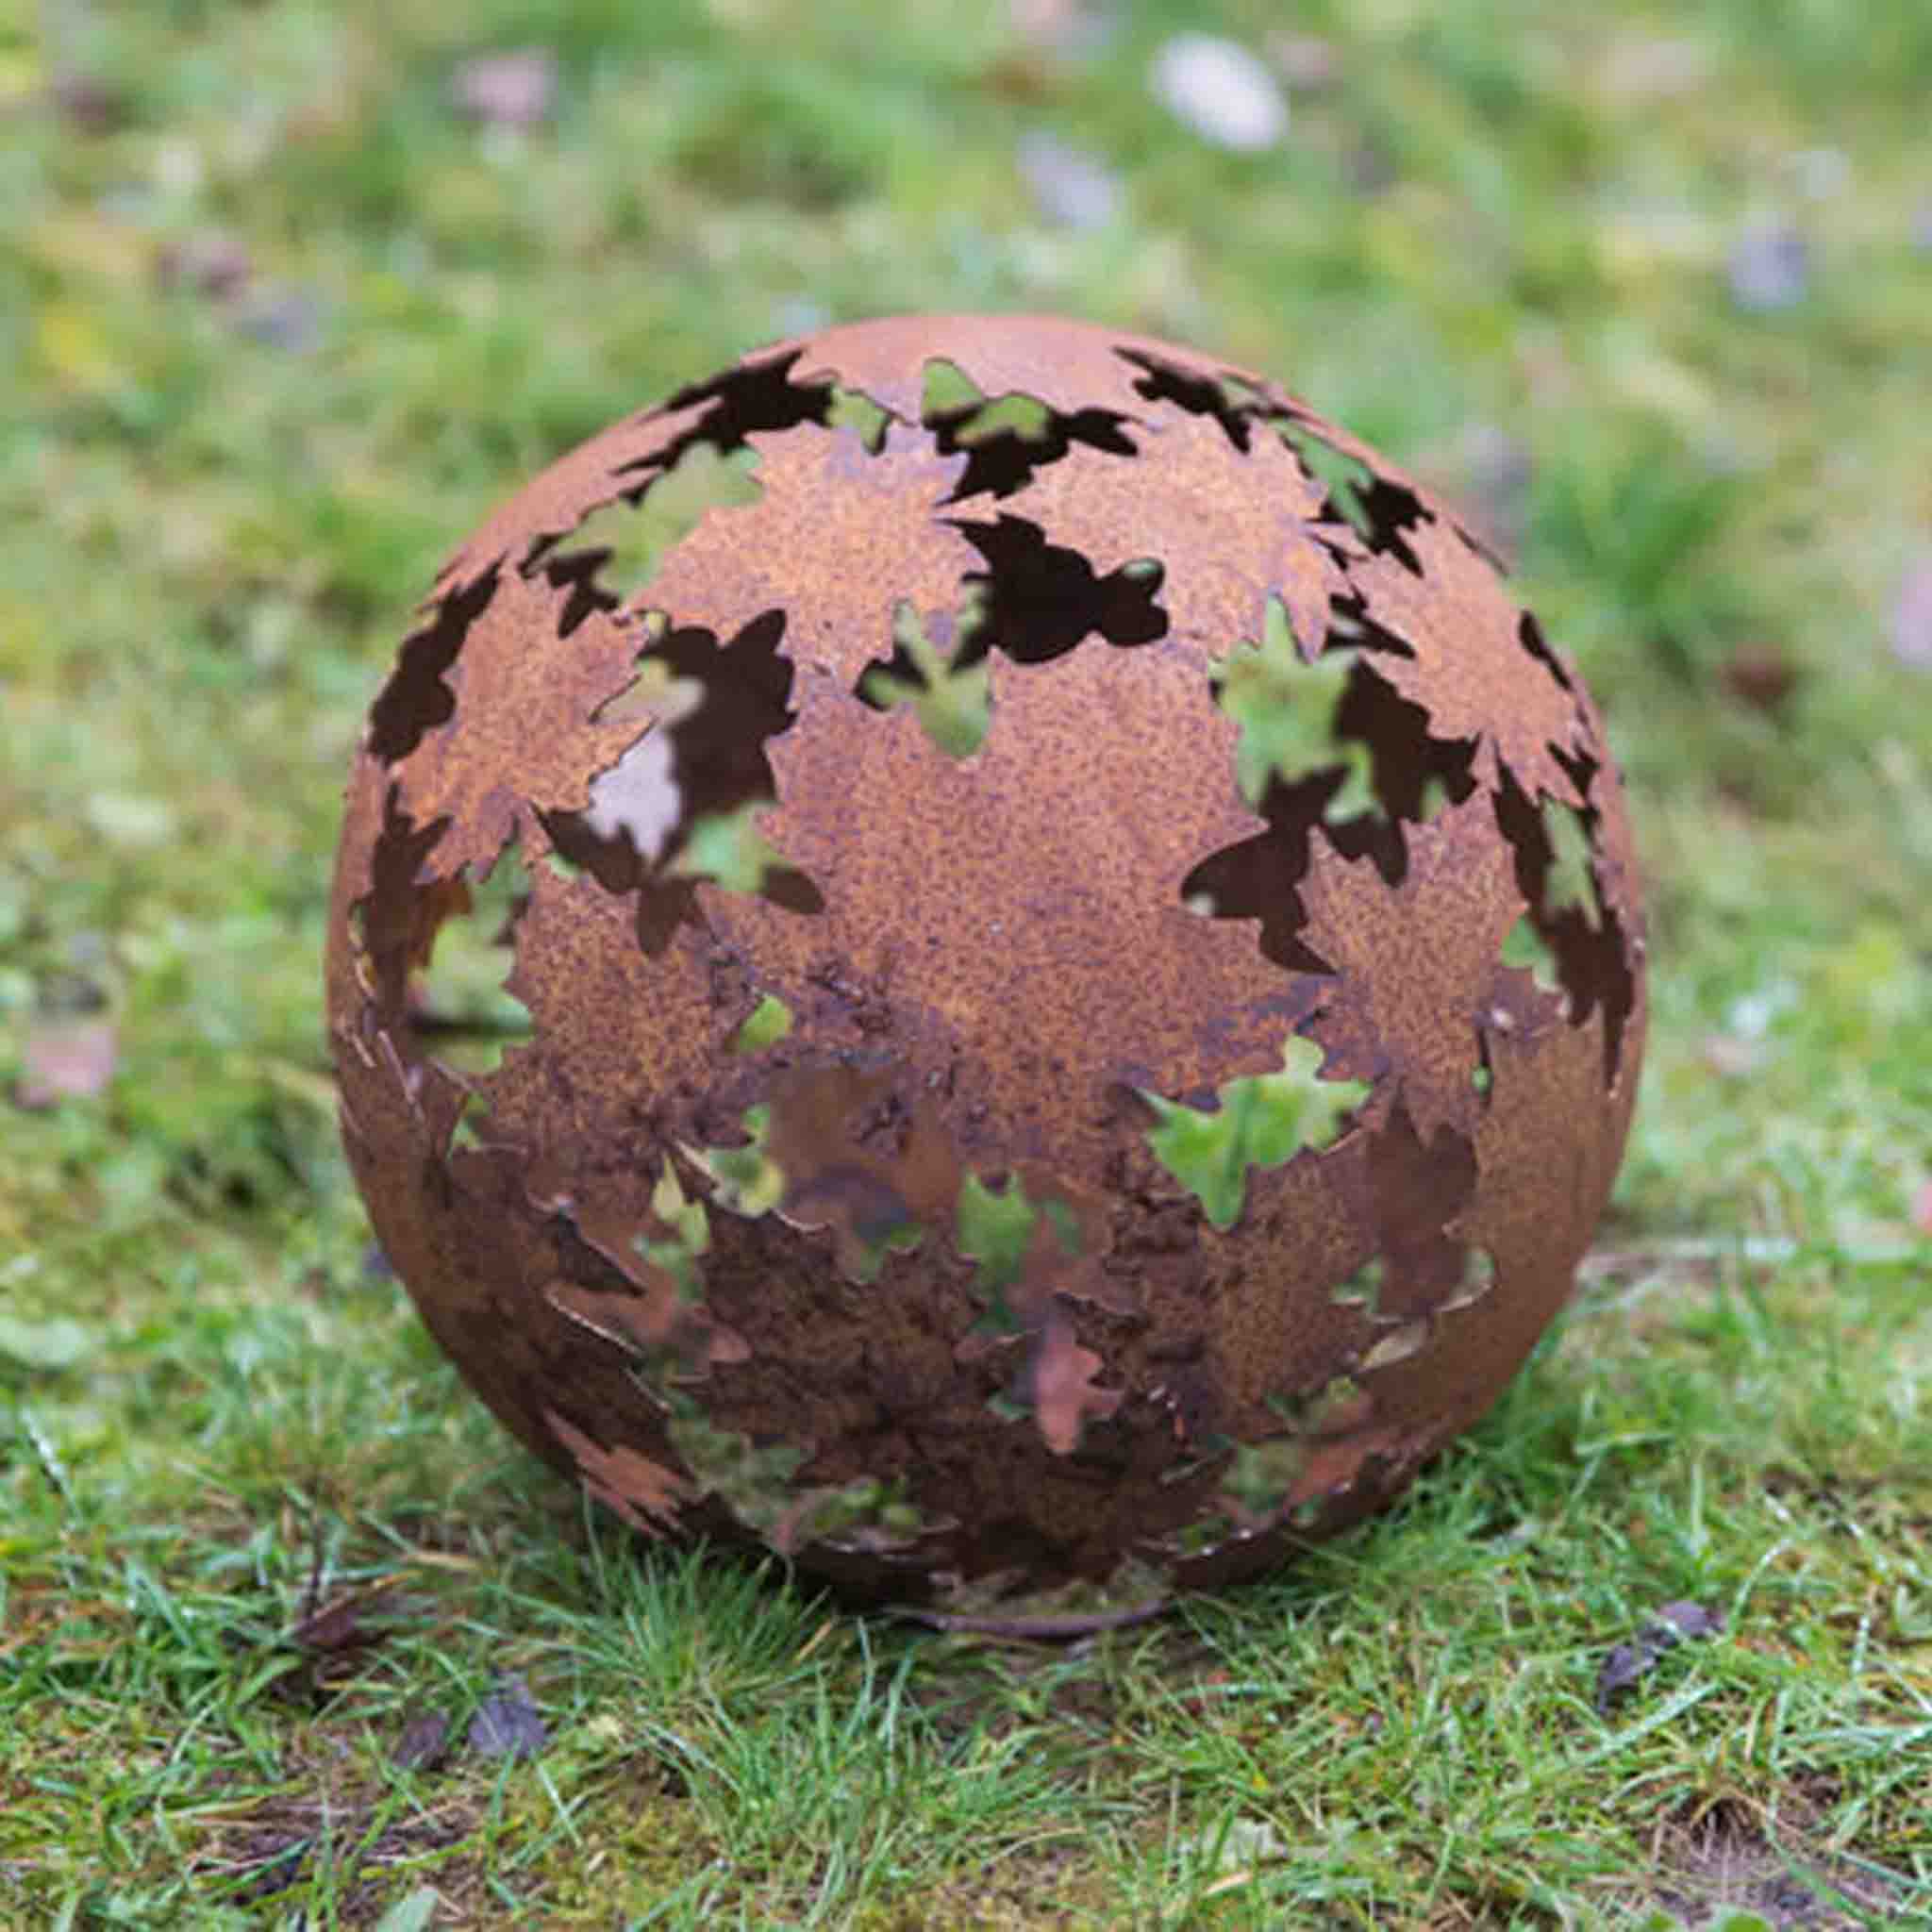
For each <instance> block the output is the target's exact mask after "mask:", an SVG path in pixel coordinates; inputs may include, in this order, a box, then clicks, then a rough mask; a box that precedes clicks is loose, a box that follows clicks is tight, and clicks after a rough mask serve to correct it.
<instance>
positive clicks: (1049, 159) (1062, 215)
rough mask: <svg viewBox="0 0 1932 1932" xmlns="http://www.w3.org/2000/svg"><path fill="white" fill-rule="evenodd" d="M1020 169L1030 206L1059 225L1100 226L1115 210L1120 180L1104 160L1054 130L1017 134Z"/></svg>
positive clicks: (1103, 224)
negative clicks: (1056, 133)
mask: <svg viewBox="0 0 1932 1932" xmlns="http://www.w3.org/2000/svg"><path fill="white" fill-rule="evenodd" d="M1019 161H1020V173H1021V174H1022V175H1024V177H1025V181H1026V186H1027V187H1028V188H1030V189H1031V190H1032V191H1033V202H1034V206H1035V207H1036V208H1039V210H1040V212H1041V214H1043V215H1044V216H1045V217H1046V218H1047V220H1048V221H1050V222H1058V224H1059V225H1060V226H1062V227H1064V228H1104V227H1106V226H1107V225H1108V223H1109V222H1111V221H1112V220H1113V218H1114V217H1115V216H1116V215H1117V214H1118V213H1119V212H1120V207H1121V186H1120V183H1119V181H1118V180H1116V179H1115V178H1114V175H1112V173H1111V172H1110V171H1109V170H1108V168H1107V167H1106V165H1105V164H1104V163H1102V162H1101V161H1099V160H1096V159H1095V158H1094V157H1093V156H1091V154H1089V153H1087V151H1086V150H1085V149H1084V148H1077V147H1074V146H1072V145H1070V144H1069V143H1068V142H1064V141H1062V140H1060V138H1059V137H1058V135H1054V134H1041V133H1034V134H1027V135H1023V136H1022V137H1021V140H1020V151H1019Z"/></svg>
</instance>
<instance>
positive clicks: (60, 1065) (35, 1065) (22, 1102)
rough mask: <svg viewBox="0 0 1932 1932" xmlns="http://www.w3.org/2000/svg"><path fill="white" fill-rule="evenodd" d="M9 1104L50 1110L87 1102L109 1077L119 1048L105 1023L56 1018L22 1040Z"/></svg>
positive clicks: (110, 1077) (115, 1063)
mask: <svg viewBox="0 0 1932 1932" xmlns="http://www.w3.org/2000/svg"><path fill="white" fill-rule="evenodd" d="M21 1058H22V1061H23V1065H22V1068H21V1075H20V1084H19V1086H18V1087H16V1088H15V1089H14V1091H13V1098H14V1100H15V1102H16V1103H17V1104H18V1105H19V1106H21V1107H25V1108H36V1109H38V1108H48V1107H54V1106H57V1105H58V1103H59V1102H61V1101H63V1100H92V1098H93V1097H94V1096H95V1095H96V1094H98V1093H100V1092H102V1091H105V1090H106V1088H107V1085H108V1081H109V1080H111V1079H112V1078H113V1077H114V1069H115V1066H116V1065H117V1064H118V1062H119V1058H120V1049H119V1043H118V1041H117V1039H116V1036H115V1032H114V1023H113V1022H112V1021H111V1020H57V1021H50V1022H48V1023H47V1024H44V1025H42V1026H38V1027H36V1028H35V1029H34V1030H33V1031H32V1032H30V1033H29V1034H28V1035H27V1037H26V1050H25V1053H24V1054H23V1055H22V1057H21Z"/></svg>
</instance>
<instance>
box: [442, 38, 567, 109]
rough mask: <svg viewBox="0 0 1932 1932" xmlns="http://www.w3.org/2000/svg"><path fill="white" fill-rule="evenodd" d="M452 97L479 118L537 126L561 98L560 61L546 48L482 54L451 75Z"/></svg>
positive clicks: (461, 106)
mask: <svg viewBox="0 0 1932 1932" xmlns="http://www.w3.org/2000/svg"><path fill="white" fill-rule="evenodd" d="M449 92H450V99H451V100H452V101H453V102H454V103H455V104H456V107H457V108H458V110H459V111H460V112H462V113H464V114H467V115H468V116H469V117H470V118H471V119H472V120H473V121H483V122H487V123H488V124H489V125H491V126H493V127H534V126H536V125H537V124H538V123H539V122H540V121H542V120H545V119H546V118H548V116H549V113H550V108H551V105H552V104H553V102H555V100H556V98H557V60H556V58H555V57H554V56H553V55H551V54H549V53H548V52H546V51H545V50H544V49H543V48H541V47H518V48H515V49H514V50H512V51H510V52H508V53H504V54H479V55H477V56H476V57H475V58H474V59H471V60H465V61H464V62H463V63H462V65H461V66H460V67H458V69H457V71H456V73H455V74H454V75H451V76H450V84H449Z"/></svg>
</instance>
